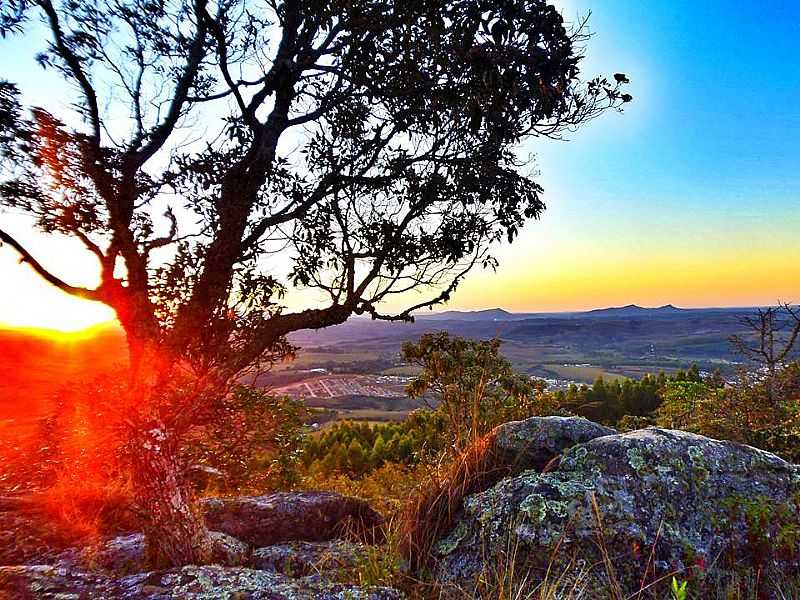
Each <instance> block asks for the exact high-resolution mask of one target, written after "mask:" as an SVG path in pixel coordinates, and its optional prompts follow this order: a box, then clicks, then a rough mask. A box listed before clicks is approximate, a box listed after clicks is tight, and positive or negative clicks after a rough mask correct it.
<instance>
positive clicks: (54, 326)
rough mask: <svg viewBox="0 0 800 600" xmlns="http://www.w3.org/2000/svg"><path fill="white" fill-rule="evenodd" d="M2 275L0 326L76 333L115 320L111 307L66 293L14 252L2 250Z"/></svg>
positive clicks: (0, 254)
mask: <svg viewBox="0 0 800 600" xmlns="http://www.w3.org/2000/svg"><path fill="white" fill-rule="evenodd" d="M0 277H2V282H3V283H2V287H3V290H4V291H3V293H2V294H0V326H3V327H8V328H15V329H22V328H29V329H42V330H51V331H56V332H61V333H76V332H81V331H83V330H86V329H87V328H91V327H95V326H98V325H103V324H110V323H112V322H113V321H114V320H115V314H114V311H113V310H111V309H110V308H109V307H107V306H105V305H104V304H100V303H98V302H89V301H87V300H82V299H80V298H75V297H73V296H69V295H68V294H65V293H64V292H62V291H60V290H58V289H57V288H55V287H53V286H52V285H50V284H48V283H47V282H45V281H44V280H43V279H42V278H41V277H39V276H38V275H37V274H36V273H34V272H33V271H32V270H31V269H30V268H29V267H28V266H26V265H21V264H19V263H18V262H17V260H16V259H15V257H14V256H12V254H11V252H0Z"/></svg>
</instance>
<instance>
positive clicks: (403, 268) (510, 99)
mask: <svg viewBox="0 0 800 600" xmlns="http://www.w3.org/2000/svg"><path fill="white" fill-rule="evenodd" d="M34 13H38V14H39V15H41V16H42V17H43V18H44V19H45V22H46V24H47V28H48V29H49V33H50V40H49V41H47V42H46V43H45V45H44V47H43V48H42V52H41V53H40V54H39V55H38V57H37V58H38V61H39V63H40V64H41V65H42V66H43V67H45V68H46V69H49V70H52V71H55V72H56V73H58V74H59V75H61V76H63V77H64V79H66V80H67V81H68V82H70V83H71V84H72V85H73V88H74V89H75V90H76V93H77V96H76V99H75V108H76V113H75V114H73V115H68V114H64V115H61V116H59V115H55V114H51V113H50V112H48V109H47V108H46V107H41V106H37V107H33V108H31V109H28V108H26V107H22V105H21V104H20V100H19V94H18V93H17V92H18V90H17V89H16V88H15V87H14V86H13V85H12V84H10V83H3V85H2V88H1V89H2V93H1V94H0V113H1V114H2V118H0V126H2V132H3V133H2V136H0V141H2V151H3V156H4V159H5V160H4V165H5V173H4V178H3V182H2V186H0V194H2V202H3V204H4V205H6V206H11V207H15V208H16V209H20V210H23V211H25V212H27V213H29V214H31V215H33V216H35V217H36V219H37V225H38V226H39V227H40V228H41V229H42V230H43V231H45V232H49V233H63V234H66V235H70V236H74V237H76V238H78V239H79V240H80V241H81V242H82V243H83V244H84V245H85V247H86V248H87V250H88V251H89V252H91V253H92V254H94V255H95V256H96V258H97V260H98V264H99V267H100V270H101V283H100V285H99V286H98V287H97V288H94V289H88V288H82V287H78V286H72V285H69V284H67V283H66V279H68V277H62V276H60V275H59V274H55V273H51V272H49V271H48V270H47V269H45V267H43V266H42V265H41V264H40V263H39V262H38V261H37V260H36V259H35V257H34V256H33V255H32V254H31V253H30V252H29V251H28V249H25V248H23V247H22V246H21V245H20V244H18V243H17V241H16V240H15V239H13V238H12V237H11V236H10V234H8V232H5V233H3V239H2V241H4V242H7V243H9V244H10V245H11V246H12V247H14V248H15V249H16V250H17V251H18V252H19V253H20V254H21V255H22V256H23V258H24V259H25V260H27V261H28V262H29V263H30V264H31V265H32V266H33V267H34V268H35V269H36V270H37V271H38V272H39V273H40V274H41V275H42V276H44V277H45V278H46V279H48V281H50V282H51V283H53V284H55V285H58V286H59V287H60V288H61V289H63V290H64V291H66V292H68V293H70V294H74V295H78V296H81V297H85V298H89V299H92V300H97V301H100V302H105V303H107V304H109V305H111V306H112V307H113V308H114V309H115V310H116V312H117V314H118V315H119V318H120V321H121V322H122V324H123V326H125V328H126V330H127V331H128V333H129V335H130V336H131V337H132V338H135V339H136V340H144V341H146V342H151V341H155V342H158V343H162V344H163V347H164V348H165V349H166V350H167V351H168V352H169V354H170V358H171V360H175V359H181V360H185V361H187V362H188V364H190V365H192V368H193V369H195V370H197V371H201V372H205V371H207V370H209V369H216V370H218V371H219V372H220V373H222V374H224V375H226V376H227V375H229V374H231V373H235V372H238V371H239V370H241V369H242V368H243V367H245V366H248V365H250V364H252V363H253V361H255V360H257V359H259V358H260V357H263V356H264V355H265V353H266V355H267V356H270V355H274V356H275V357H280V356H283V355H284V354H285V353H286V352H287V351H288V347H287V346H286V345H285V343H284V341H283V340H284V336H285V334H287V333H289V332H290V331H293V330H295V329H298V328H303V327H320V326H324V325H330V324H334V323H338V322H341V321H343V320H344V319H346V318H347V317H348V316H349V315H351V314H369V315H372V316H373V317H375V318H410V315H411V311H412V310H413V309H415V308H420V307H423V306H428V305H430V304H433V303H436V302H440V301H443V300H446V299H447V298H448V297H449V294H450V292H451V291H452V290H453V289H454V287H455V286H456V285H457V284H458V282H459V281H460V280H461V278H462V277H463V276H464V274H465V273H466V272H467V271H468V270H469V269H470V268H471V267H472V266H474V265H476V264H481V265H492V264H494V259H493V258H492V257H491V255H490V254H489V252H488V245H489V244H490V243H491V242H493V241H496V240H499V239H501V238H507V239H509V240H510V239H513V238H514V237H515V236H516V234H517V233H518V231H519V228H520V227H521V226H522V224H523V222H524V220H525V219H526V218H530V217H537V216H538V215H539V214H540V212H541V211H542V209H543V208H544V204H543V203H542V201H541V198H540V192H541V188H540V187H539V185H538V184H537V183H536V182H535V181H533V180H532V179H531V178H530V177H528V176H526V175H524V174H523V173H522V172H521V170H520V167H521V166H522V165H521V164H520V163H519V162H518V160H517V158H516V157H515V153H514V150H515V148H516V145H517V144H518V143H519V142H520V141H522V140H523V139H525V138H526V137H529V136H537V135H538V136H558V135H560V134H561V133H562V132H564V131H567V130H571V129H572V128H574V127H577V126H578V125H580V124H581V123H583V122H585V121H586V120H588V119H591V118H593V117H594V116H596V115H597V114H599V113H600V112H602V111H603V110H605V109H608V108H618V107H619V106H620V105H621V104H622V103H623V102H625V101H626V100H628V99H629V97H628V96H627V95H625V94H622V92H621V90H620V87H621V86H622V85H623V84H624V83H625V82H626V81H627V80H626V78H625V77H624V76H619V77H617V78H616V79H615V80H613V81H611V82H609V81H607V80H605V79H602V78H598V79H591V80H589V81H587V82H585V83H583V82H582V81H581V80H580V79H579V63H580V59H581V53H580V45H579V42H580V41H581V40H583V39H584V38H585V35H584V33H583V30H582V29H581V28H578V29H577V30H575V31H569V30H568V28H567V26H566V25H565V24H564V22H563V19H562V18H561V16H560V15H559V13H558V12H557V11H556V10H555V8H553V7H552V6H550V5H548V4H547V3H546V2H544V1H542V0H537V1H534V2H527V1H526V2H523V1H521V0H520V1H512V2H503V3H497V2H486V1H483V0H460V1H450V2H443V1H441V2H427V1H425V2H423V1H421V0H420V1H417V0H413V1H409V2H403V3H388V2H383V1H377V0H360V1H357V2H302V3H301V2H291V1H287V2H266V3H264V4H263V5H262V4H255V3H250V2H246V1H244V0H222V1H218V2H209V1H208V0H196V1H194V2H186V1H184V0H176V1H170V2H152V1H151V0H127V1H125V2H120V1H116V0H115V1H113V2H99V3H98V2H88V1H84V0H77V1H76V0H73V1H70V2H65V3H63V4H61V3H56V2H53V0H40V1H38V2H31V3H12V4H11V5H9V6H8V7H7V9H6V12H5V13H4V15H3V18H2V20H0V23H2V25H0V26H2V32H3V33H4V34H7V33H10V32H13V31H14V30H16V29H18V28H20V27H23V26H24V24H25V21H26V20H27V19H29V18H30V17H31V16H32V15H33V14H34ZM76 117H77V122H76ZM200 122H202V123H203V125H202V126H200V125H199V123H200ZM278 251H280V252H281V254H280V261H281V263H282V264H281V268H274V267H273V268H269V267H266V266H265V264H264V263H263V261H260V260H259V258H261V257H263V256H264V255H265V254H268V253H270V252H278ZM291 285H299V286H310V287H314V288H317V289H319V290H321V291H322V292H324V293H325V295H326V296H327V297H328V299H329V304H327V305H326V307H325V308H322V309H320V308H309V309H307V310H305V311H300V312H298V313H283V312H282V310H281V308H280V300H281V298H282V295H283V293H284V291H285V289H286V288H287V286H291ZM419 286H422V287H426V286H438V288H439V291H438V292H437V293H432V294H431V296H430V297H429V298H428V299H426V300H424V301H422V302H417V303H416V305H415V306H413V307H408V309H406V310H403V311H401V312H400V313H399V314H392V315H384V314H381V313H379V312H378V305H379V303H381V302H382V301H384V300H387V299H389V298H391V297H393V296H394V295H397V294H402V293H403V292H406V291H408V290H409V289H413V288H416V287H419Z"/></svg>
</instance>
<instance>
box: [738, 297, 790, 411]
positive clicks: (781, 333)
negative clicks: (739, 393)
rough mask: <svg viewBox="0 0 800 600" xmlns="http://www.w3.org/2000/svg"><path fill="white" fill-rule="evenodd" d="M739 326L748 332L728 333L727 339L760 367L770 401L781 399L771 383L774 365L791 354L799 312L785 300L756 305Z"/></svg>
mask: <svg viewBox="0 0 800 600" xmlns="http://www.w3.org/2000/svg"><path fill="white" fill-rule="evenodd" d="M742 323H743V325H745V326H746V327H747V329H749V335H746V336H745V335H734V336H731V338H730V342H731V344H732V345H733V347H734V348H735V349H736V351H737V352H739V353H740V354H741V355H743V356H744V357H746V358H747V359H748V360H750V361H752V362H754V363H756V364H757V365H759V366H760V368H761V369H762V370H763V372H764V375H765V377H766V382H767V399H768V401H769V402H770V403H776V402H779V401H780V400H781V398H780V397H779V395H778V394H777V389H776V387H775V382H776V380H777V371H778V368H779V367H780V366H781V365H783V364H784V362H786V361H788V360H789V358H790V357H791V356H792V351H793V350H794V347H795V344H796V343H797V340H798V337H800V311H798V309H797V308H796V307H794V308H793V307H792V306H791V305H790V304H788V303H784V304H779V305H778V306H775V307H772V306H771V307H769V308H765V309H762V308H759V309H758V310H757V312H756V314H755V315H754V316H750V317H745V318H744V319H743V320H742Z"/></svg>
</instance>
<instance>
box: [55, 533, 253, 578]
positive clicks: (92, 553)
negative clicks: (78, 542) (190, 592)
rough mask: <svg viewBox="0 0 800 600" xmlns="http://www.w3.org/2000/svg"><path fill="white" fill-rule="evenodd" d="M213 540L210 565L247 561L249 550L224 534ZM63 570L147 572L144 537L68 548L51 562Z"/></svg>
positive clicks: (118, 572)
mask: <svg viewBox="0 0 800 600" xmlns="http://www.w3.org/2000/svg"><path fill="white" fill-rule="evenodd" d="M210 534H211V537H212V539H213V540H214V557H213V562H214V564H218V565H222V566H226V567H239V566H242V565H244V564H246V563H248V562H249V561H250V547H249V546H248V545H247V544H245V543H244V542H241V541H239V540H237V539H236V538H233V537H231V536H229V535H226V534H224V533H220V532H218V531H212V532H210ZM55 563H56V565H57V566H59V567H64V568H67V569H77V570H88V571H99V572H101V573H105V574H108V575H129V574H131V573H141V572H143V571H146V570H147V564H146V550H145V541H144V534H142V533H132V534H130V535H121V536H117V537H114V538H110V539H105V540H101V541H98V542H95V543H93V544H90V545H88V546H85V547H83V548H71V549H69V550H66V551H65V552H63V553H62V554H60V555H59V556H58V557H57V558H56V561H55Z"/></svg>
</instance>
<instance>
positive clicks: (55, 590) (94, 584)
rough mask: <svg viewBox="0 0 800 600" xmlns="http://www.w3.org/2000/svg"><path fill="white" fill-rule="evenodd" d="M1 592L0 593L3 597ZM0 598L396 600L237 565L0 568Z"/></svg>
mask: <svg viewBox="0 0 800 600" xmlns="http://www.w3.org/2000/svg"><path fill="white" fill-rule="evenodd" d="M3 594H5V595H3ZM0 598H4V599H5V598H14V599H15V600H17V599H19V600H67V599H75V600H78V599H80V600H83V599H97V600H100V599H102V600H233V599H237V600H244V599H248V600H343V599H348V600H399V599H400V598H402V595H401V594H400V593H399V592H397V591H396V590H392V589H390V588H362V587H358V586H352V585H343V584H337V583H329V582H320V581H317V580H314V579H313V578H299V579H292V578H289V577H286V576H284V575H280V574H278V573H272V572H268V571H256V570H253V569H246V568H242V567H228V568H226V567H220V566H206V567H183V568H181V569H170V570H167V571H157V572H151V573H142V574H139V575H131V576H127V577H122V578H110V577H103V576H101V575H98V574H96V573H88V572H83V571H74V570H69V569H65V568H57V567H51V566H41V565H39V566H17V567H0Z"/></svg>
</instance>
